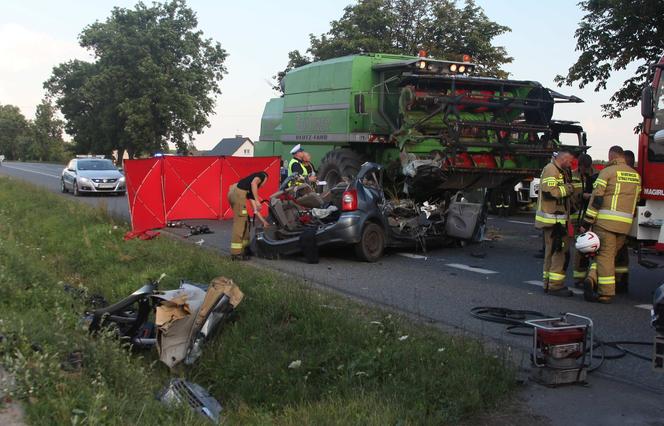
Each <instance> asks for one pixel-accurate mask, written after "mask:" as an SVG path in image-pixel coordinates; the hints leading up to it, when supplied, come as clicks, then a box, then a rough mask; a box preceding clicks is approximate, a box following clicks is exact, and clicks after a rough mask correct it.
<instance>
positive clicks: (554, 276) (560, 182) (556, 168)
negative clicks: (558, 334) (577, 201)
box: [535, 151, 574, 297]
mask: <svg viewBox="0 0 664 426" xmlns="http://www.w3.org/2000/svg"><path fill="white" fill-rule="evenodd" d="M573 159H574V156H573V155H572V154H571V153H570V152H568V151H559V152H557V153H555V154H554V157H553V159H552V160H551V163H549V164H547V165H546V166H545V167H544V169H543V170H542V176H541V178H540V188H539V195H538V199H537V213H536V214H535V227H536V228H538V229H542V230H543V233H544V268H543V271H542V280H543V282H544V291H545V292H546V293H547V294H549V295H552V296H563V297H569V296H572V292H571V291H570V290H569V289H568V288H567V287H565V284H564V283H565V259H566V257H567V253H568V252H569V237H568V235H567V221H568V220H569V215H570V197H571V196H572V195H573V193H574V186H573V185H572V178H571V174H570V172H569V168H570V165H571V163H572V160H573Z"/></svg>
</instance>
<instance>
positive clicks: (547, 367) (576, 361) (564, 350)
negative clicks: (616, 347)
mask: <svg viewBox="0 0 664 426" xmlns="http://www.w3.org/2000/svg"><path fill="white" fill-rule="evenodd" d="M526 324H528V325H530V326H532V327H533V349H532V362H533V370H532V373H531V378H532V379H533V380H534V381H536V382H538V383H540V384H543V385H546V386H559V385H565V384H573V383H583V382H585V381H586V377H587V374H588V369H589V368H590V367H591V364H592V359H593V322H592V320H591V319H590V318H588V317H584V316H581V315H577V314H572V313H566V314H564V315H563V316H561V317H559V318H544V319H536V320H529V321H526Z"/></svg>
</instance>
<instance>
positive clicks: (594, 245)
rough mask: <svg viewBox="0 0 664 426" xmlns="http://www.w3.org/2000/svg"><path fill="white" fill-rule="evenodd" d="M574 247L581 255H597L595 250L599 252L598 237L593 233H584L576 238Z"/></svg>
mask: <svg viewBox="0 0 664 426" xmlns="http://www.w3.org/2000/svg"><path fill="white" fill-rule="evenodd" d="M574 247H576V249H577V250H578V251H580V252H581V253H585V254H589V253H597V250H599V237H598V236H597V234H595V233H594V232H590V231H589V232H585V233H583V234H581V235H579V236H578V237H576V244H575V245H574Z"/></svg>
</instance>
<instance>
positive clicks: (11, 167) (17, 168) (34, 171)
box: [2, 164, 60, 179]
mask: <svg viewBox="0 0 664 426" xmlns="http://www.w3.org/2000/svg"><path fill="white" fill-rule="evenodd" d="M2 167H7V168H8V169H14V170H20V171H22V172H28V173H36V174H38V175H44V176H48V177H52V178H56V179H60V176H58V175H52V174H49V173H43V172H38V171H36V170H30V169H24V168H21V167H16V166H10V165H7V164H4V165H3V166H2Z"/></svg>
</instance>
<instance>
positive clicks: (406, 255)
mask: <svg viewBox="0 0 664 426" xmlns="http://www.w3.org/2000/svg"><path fill="white" fill-rule="evenodd" d="M397 256H402V257H409V258H411V259H424V260H427V259H428V257H427V256H422V255H421V254H413V253H397Z"/></svg>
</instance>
